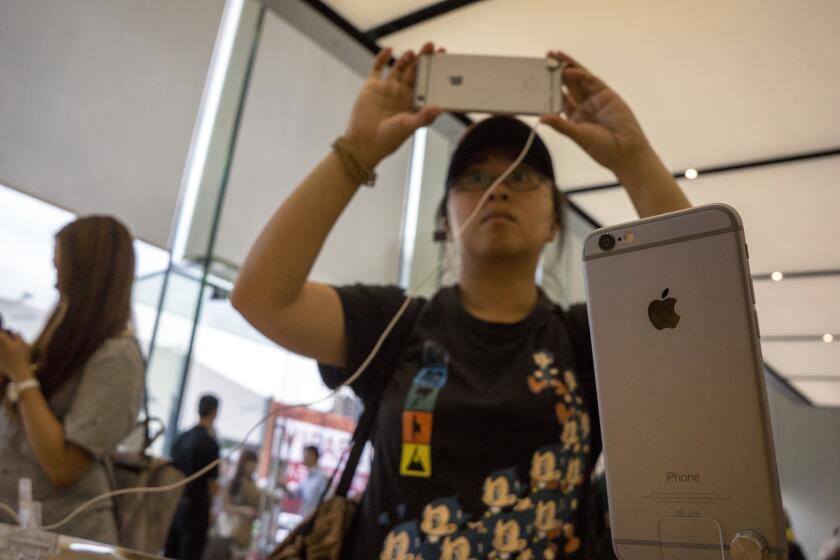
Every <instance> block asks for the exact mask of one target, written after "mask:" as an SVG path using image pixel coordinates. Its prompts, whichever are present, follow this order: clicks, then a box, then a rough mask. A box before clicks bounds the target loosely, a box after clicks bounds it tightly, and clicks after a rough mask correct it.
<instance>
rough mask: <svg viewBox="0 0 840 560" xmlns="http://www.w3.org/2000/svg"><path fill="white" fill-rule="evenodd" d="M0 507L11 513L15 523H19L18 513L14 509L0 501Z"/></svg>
mask: <svg viewBox="0 0 840 560" xmlns="http://www.w3.org/2000/svg"><path fill="white" fill-rule="evenodd" d="M0 509H2V510H3V511H5V512H6V513H8V514H9V515H11V516H12V518H13V519H14V520H15V523H17V524H18V525H20V517H18V514H17V512H16V511H15V510H13V509H12V508H11V507H9V506H7V505H6V504H4V503H3V502H0Z"/></svg>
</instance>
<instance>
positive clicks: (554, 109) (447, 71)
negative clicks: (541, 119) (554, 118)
mask: <svg viewBox="0 0 840 560" xmlns="http://www.w3.org/2000/svg"><path fill="white" fill-rule="evenodd" d="M562 70H563V64H562V63H561V62H560V61H558V60H555V59H553V58H522V57H507V56H506V57H502V56H477V55H460V54H445V53H437V54H426V55H422V56H420V58H419V60H418V64H417V82H416V85H415V92H414V103H415V105H416V106H417V107H422V106H425V105H434V106H438V107H442V108H443V109H446V110H448V111H454V112H460V113H467V112H475V113H493V114H508V115H541V114H544V113H559V112H560V111H561V110H562V108H563V91H562V86H563V71H562Z"/></svg>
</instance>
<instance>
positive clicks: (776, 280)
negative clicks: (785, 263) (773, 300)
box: [770, 272, 785, 282]
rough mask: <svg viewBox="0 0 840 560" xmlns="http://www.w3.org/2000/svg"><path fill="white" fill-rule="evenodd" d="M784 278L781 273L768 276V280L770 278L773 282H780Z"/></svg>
mask: <svg viewBox="0 0 840 560" xmlns="http://www.w3.org/2000/svg"><path fill="white" fill-rule="evenodd" d="M784 277H785V275H784V274H782V273H781V272H774V273H773V274H771V275H770V278H772V279H773V281H774V282H781V281H782V279H783V278H784Z"/></svg>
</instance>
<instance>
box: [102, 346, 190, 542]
mask: <svg viewBox="0 0 840 560" xmlns="http://www.w3.org/2000/svg"><path fill="white" fill-rule="evenodd" d="M134 341H135V342H137V339H136V338H135V339H134ZM138 349H139V343H138ZM140 355H141V356H142V355H143V353H142V351H141V352H140ZM143 379H144V388H143V414H144V418H143V420H141V421H140V422H138V424H137V425H136V426H135V428H134V430H137V429H142V432H141V436H142V446H141V447H140V449H139V450H138V451H128V452H122V451H115V452H114V453H112V454H111V455H109V456H106V457H105V459H104V464H105V470H106V472H107V473H108V479H109V483H110V485H111V490H122V489H125V488H153V487H159V486H168V485H170V484H174V483H176V482H180V481H181V480H183V479H184V473H182V472H181V471H180V470H179V469H178V468H177V467H175V465H174V464H173V463H172V460H171V459H169V458H166V457H155V456H153V455H151V454H150V453H149V451H148V450H149V448H150V447H151V445H152V444H153V443H154V442H155V440H157V438H158V437H160V435H161V434H162V433H163V431H164V424H163V422H162V421H161V420H160V419H158V418H152V417H151V416H150V415H149V401H148V393H147V391H146V388H145V373H144V376H143ZM153 422H157V423H159V424H160V427H159V428H158V429H157V430H156V431H155V432H154V433H152V431H151V429H150V425H151V424H152V423H153ZM134 430H133V431H134ZM181 492H182V489H181V488H177V489H175V490H170V491H167V492H149V493H131V494H121V495H119V496H114V497H113V506H114V507H113V511H114V518H115V520H116V524H117V540H118V542H119V544H120V546H122V547H125V548H129V549H132V550H137V551H140V552H147V553H149V554H158V553H159V552H160V550H161V549H162V548H163V545H164V544H165V542H166V536H167V533H168V531H169V525H170V523H171V522H172V519H173V517H175V510H176V508H177V507H178V501H179V500H180V499H181Z"/></svg>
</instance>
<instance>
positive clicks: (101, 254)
mask: <svg viewBox="0 0 840 560" xmlns="http://www.w3.org/2000/svg"><path fill="white" fill-rule="evenodd" d="M55 268H56V271H57V277H58V278H57V284H56V287H57V288H58V293H59V299H58V303H57V304H56V306H55V309H54V310H53V312H52V314H51V315H50V317H49V319H48V321H47V323H46V326H45V327H44V329H43V331H42V332H41V334H40V336H39V337H38V339H37V340H36V341H35V343H34V344H33V345H32V346H31V347H30V346H29V345H28V344H27V343H26V342H24V341H23V339H21V337H20V336H18V335H17V334H14V333H12V332H10V331H3V332H0V395H4V398H3V404H2V407H0V501H2V502H4V503H5V504H7V505H12V506H14V505H16V504H17V499H18V496H17V493H18V480H19V479H21V478H29V479H31V480H32V496H33V500H35V501H39V502H41V508H42V518H43V521H42V523H43V525H49V524H52V523H55V522H57V521H59V520H61V519H63V518H64V517H65V516H67V515H68V514H69V513H71V512H72V511H73V510H74V509H76V508H77V507H78V506H80V505H81V504H82V503H84V502H86V501H87V500H89V499H91V498H93V497H95V496H98V495H100V494H103V493H105V492H108V491H109V490H110V489H111V488H110V485H109V483H108V478H107V475H106V471H105V468H104V466H103V464H102V461H101V460H102V459H103V457H105V456H106V455H108V454H109V453H111V452H113V451H114V449H115V448H116V446H117V444H118V443H119V442H120V440H122V439H123V438H124V437H125V436H126V435H127V434H128V432H129V431H130V430H131V428H132V427H133V426H134V423H135V422H136V420H137V414H138V413H139V410H140V405H141V403H142V396H143V369H144V367H143V359H142V356H141V354H140V349H139V346H138V345H137V341H136V340H135V339H134V336H133V334H132V333H131V330H130V320H131V287H132V284H133V281H134V247H133V239H132V237H131V234H129V232H128V230H127V229H126V228H125V226H123V225H122V224H121V223H120V222H118V221H117V220H115V219H114V218H110V217H100V216H92V217H87V218H81V219H79V220H76V221H74V222H72V223H71V224H69V225H67V226H65V227H64V228H63V229H62V230H61V231H59V232H58V234H57V235H56V244H55ZM111 507H112V506H111V502H110V501H108V500H105V501H103V502H100V503H99V504H97V505H95V506H93V507H91V508H90V509H88V510H87V511H85V512H83V513H81V514H80V515H78V516H77V517H75V518H74V519H73V520H72V521H70V522H69V523H68V524H66V525H64V526H63V527H61V529H60V530H59V531H60V532H61V533H64V534H67V535H72V536H75V537H80V538H84V539H90V540H94V541H99V542H105V543H111V544H116V543H117V527H116V522H115V520H114V514H113V511H112V509H111ZM0 519H2V520H3V521H4V522H7V523H10V522H12V520H11V519H8V517H7V516H6V514H4V513H2V512H0Z"/></svg>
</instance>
